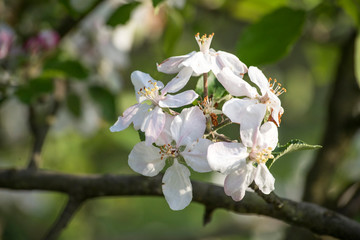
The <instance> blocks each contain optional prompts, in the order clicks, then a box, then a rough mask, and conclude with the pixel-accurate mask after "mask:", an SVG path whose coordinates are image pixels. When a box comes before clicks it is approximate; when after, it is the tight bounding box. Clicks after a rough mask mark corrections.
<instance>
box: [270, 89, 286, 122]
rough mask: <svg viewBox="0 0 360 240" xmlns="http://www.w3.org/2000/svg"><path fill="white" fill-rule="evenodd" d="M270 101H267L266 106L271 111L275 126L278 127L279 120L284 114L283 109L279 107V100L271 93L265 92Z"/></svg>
mask: <svg viewBox="0 0 360 240" xmlns="http://www.w3.org/2000/svg"><path fill="white" fill-rule="evenodd" d="M267 94H268V96H269V98H270V101H268V105H269V107H270V109H271V117H272V119H274V121H275V123H276V125H277V126H280V120H279V118H280V117H281V115H282V114H283V113H284V109H283V108H282V107H281V101H280V99H279V98H278V97H277V96H276V95H275V94H274V93H273V92H271V91H268V92H267Z"/></svg>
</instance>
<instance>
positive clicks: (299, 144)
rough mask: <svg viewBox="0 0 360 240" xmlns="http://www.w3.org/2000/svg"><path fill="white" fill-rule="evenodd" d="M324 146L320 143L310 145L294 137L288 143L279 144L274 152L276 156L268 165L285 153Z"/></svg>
mask: <svg viewBox="0 0 360 240" xmlns="http://www.w3.org/2000/svg"><path fill="white" fill-rule="evenodd" d="M319 148H322V146H320V145H310V144H307V143H305V142H303V141H301V140H298V139H293V140H291V141H289V142H288V143H286V144H285V145H278V146H277V147H276V148H275V149H274V151H273V152H272V155H273V156H274V158H273V159H269V160H268V162H267V163H266V165H268V167H269V168H271V166H272V165H273V164H274V163H275V161H276V160H278V159H279V158H280V157H282V156H284V155H285V154H288V153H290V152H295V151H300V150H314V149H319Z"/></svg>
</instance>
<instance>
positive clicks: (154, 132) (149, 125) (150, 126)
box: [141, 107, 165, 145]
mask: <svg viewBox="0 0 360 240" xmlns="http://www.w3.org/2000/svg"><path fill="white" fill-rule="evenodd" d="M164 125H165V113H163V111H162V109H161V108H159V107H155V108H154V109H153V110H152V111H151V112H149V114H147V115H146V117H145V119H144V121H143V123H142V125H141V131H143V132H145V137H146V139H145V143H146V144H147V145H151V144H152V143H153V142H155V141H156V139H157V138H158V137H159V135H160V133H161V131H162V130H163V129H164Z"/></svg>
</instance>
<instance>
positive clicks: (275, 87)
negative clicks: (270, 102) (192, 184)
mask: <svg viewBox="0 0 360 240" xmlns="http://www.w3.org/2000/svg"><path fill="white" fill-rule="evenodd" d="M269 84H270V91H271V92H273V93H274V94H275V95H276V96H280V95H281V94H283V93H286V88H282V87H281V83H279V82H277V80H276V79H274V80H272V79H271V78H269Z"/></svg>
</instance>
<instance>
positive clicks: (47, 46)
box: [25, 30, 60, 53]
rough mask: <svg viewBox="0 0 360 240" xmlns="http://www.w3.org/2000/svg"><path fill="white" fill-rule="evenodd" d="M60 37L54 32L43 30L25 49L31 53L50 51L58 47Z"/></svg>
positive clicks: (27, 43)
mask: <svg viewBox="0 0 360 240" xmlns="http://www.w3.org/2000/svg"><path fill="white" fill-rule="evenodd" d="M59 40H60V36H59V34H58V33H57V32H55V31H53V30H42V31H41V32H40V33H38V35H36V36H34V37H32V38H30V39H29V40H28V41H27V42H26V43H25V49H26V50H27V51H29V52H31V53H39V52H42V51H49V50H52V49H54V48H56V46H57V45H58V43H59Z"/></svg>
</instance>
